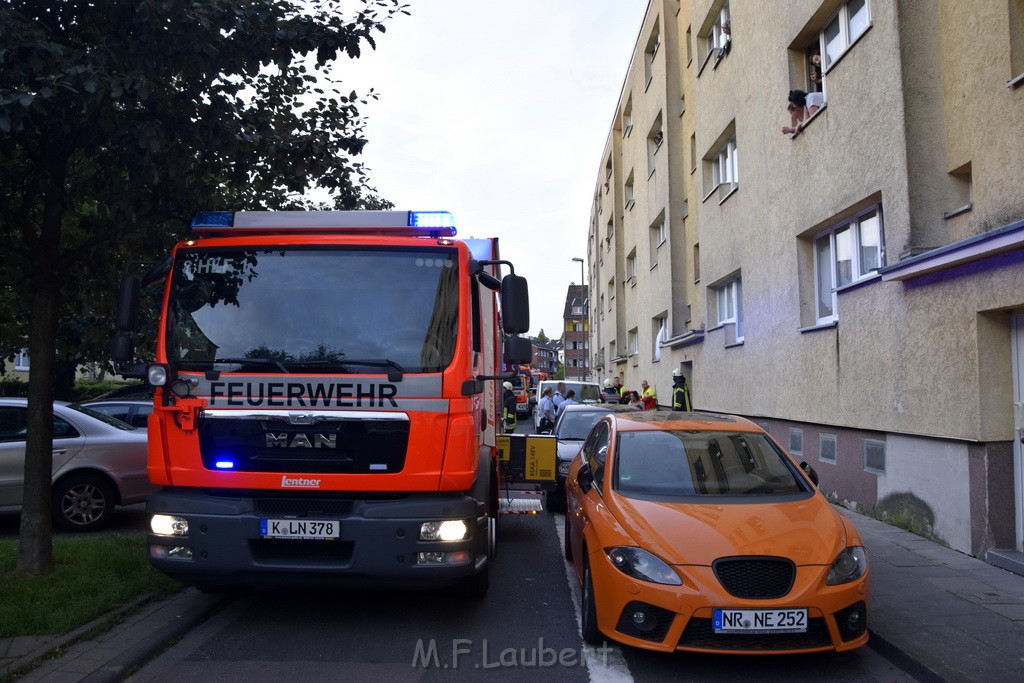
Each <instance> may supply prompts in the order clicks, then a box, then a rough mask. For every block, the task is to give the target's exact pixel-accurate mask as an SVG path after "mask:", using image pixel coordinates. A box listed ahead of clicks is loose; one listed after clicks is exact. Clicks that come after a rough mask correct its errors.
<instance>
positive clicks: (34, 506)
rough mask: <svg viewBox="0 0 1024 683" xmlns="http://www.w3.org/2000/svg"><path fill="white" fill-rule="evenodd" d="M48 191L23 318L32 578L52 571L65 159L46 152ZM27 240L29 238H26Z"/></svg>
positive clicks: (25, 553)
mask: <svg viewBox="0 0 1024 683" xmlns="http://www.w3.org/2000/svg"><path fill="white" fill-rule="evenodd" d="M49 151H50V152H51V154H52V156H51V158H50V159H48V160H47V164H46V167H47V171H48V187H47V191H46V195H45V197H44V200H43V216H42V221H41V224H40V226H39V233H38V236H36V239H33V240H32V243H31V244H29V245H28V246H29V247H30V253H31V254H32V274H31V280H32V308H31V311H30V313H29V315H30V316H31V317H30V320H29V328H28V330H29V331H28V353H29V358H31V359H32V370H31V372H30V373H29V376H28V416H27V424H26V428H27V432H28V433H27V435H26V443H25V486H24V489H23V495H24V498H23V500H22V506H21V527H20V530H19V543H18V568H17V570H18V572H19V573H21V574H29V575H33V576H41V575H44V574H49V573H50V572H51V571H52V570H53V527H52V517H51V514H50V507H51V503H50V488H51V486H50V484H51V479H52V472H53V399H54V392H55V385H56V379H57V353H56V348H57V319H58V312H59V310H60V288H61V282H62V281H63V277H62V273H63V270H62V268H61V265H60V258H59V257H60V240H61V224H62V220H63V217H64V201H65V195H64V182H65V179H66V175H67V155H61V154H60V153H59V152H58V151H57V149H56V146H55V145H54V146H51V147H50V148H49ZM27 239H31V238H27Z"/></svg>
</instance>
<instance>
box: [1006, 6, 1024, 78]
mask: <svg viewBox="0 0 1024 683" xmlns="http://www.w3.org/2000/svg"><path fill="white" fill-rule="evenodd" d="M1009 5H1010V84H1011V85H1014V86H1019V85H1021V84H1022V83H1024V0H1010V2H1009Z"/></svg>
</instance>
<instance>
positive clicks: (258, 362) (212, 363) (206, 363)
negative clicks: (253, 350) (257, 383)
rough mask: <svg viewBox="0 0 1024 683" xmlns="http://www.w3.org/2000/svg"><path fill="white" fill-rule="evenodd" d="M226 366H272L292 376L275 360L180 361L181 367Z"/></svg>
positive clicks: (222, 359) (220, 359) (221, 359)
mask: <svg viewBox="0 0 1024 683" xmlns="http://www.w3.org/2000/svg"><path fill="white" fill-rule="evenodd" d="M221 363H224V364H235V365H272V366H274V367H275V368H277V369H278V370H280V371H281V372H283V373H285V374H290V372H291V371H290V370H289V369H288V368H286V367H285V366H284V365H283V364H282V363H281V361H279V360H275V359H273V358H217V359H215V360H182V361H178V364H179V365H185V366H189V365H198V366H199V367H211V368H212V367H213V366H215V365H220V364H221Z"/></svg>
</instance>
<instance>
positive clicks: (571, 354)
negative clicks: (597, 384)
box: [562, 284, 590, 381]
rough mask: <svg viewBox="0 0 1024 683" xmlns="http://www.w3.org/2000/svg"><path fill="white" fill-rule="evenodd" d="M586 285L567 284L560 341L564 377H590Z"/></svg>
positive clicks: (578, 378)
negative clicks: (561, 342)
mask: <svg viewBox="0 0 1024 683" xmlns="http://www.w3.org/2000/svg"><path fill="white" fill-rule="evenodd" d="M587 303H588V302H587V286H586V285H576V284H571V285H569V289H568V291H567V292H566V295H565V310H564V311H563V312H562V320H563V321H564V325H563V327H562V341H563V351H564V354H565V358H564V359H563V361H562V362H563V364H564V367H565V379H574V380H580V381H583V380H588V379H590V372H589V360H588V355H589V354H588V351H587V346H588V339H587V338H588V337H589V326H590V322H589V320H588V313H587Z"/></svg>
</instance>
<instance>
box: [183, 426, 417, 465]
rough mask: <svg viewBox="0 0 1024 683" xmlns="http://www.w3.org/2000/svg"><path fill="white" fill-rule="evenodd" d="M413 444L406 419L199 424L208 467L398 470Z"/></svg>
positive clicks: (204, 463) (201, 442) (204, 457)
mask: <svg viewBox="0 0 1024 683" xmlns="http://www.w3.org/2000/svg"><path fill="white" fill-rule="evenodd" d="M408 443H409V423H408V422H407V421H405V420H374V419H366V420H345V421H340V422H319V423H316V424H313V425H292V424H288V423H287V422H282V421H275V420H252V419H237V420H235V419H220V418H218V419H208V420H201V421H200V423H199V445H200V448H201V450H202V456H203V465H204V466H205V467H206V468H207V469H209V470H229V471H232V472H284V473H296V472H301V473H308V474H368V473H372V474H394V473H396V472H401V471H402V468H404V467H405V455H406V448H407V446H408Z"/></svg>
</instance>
